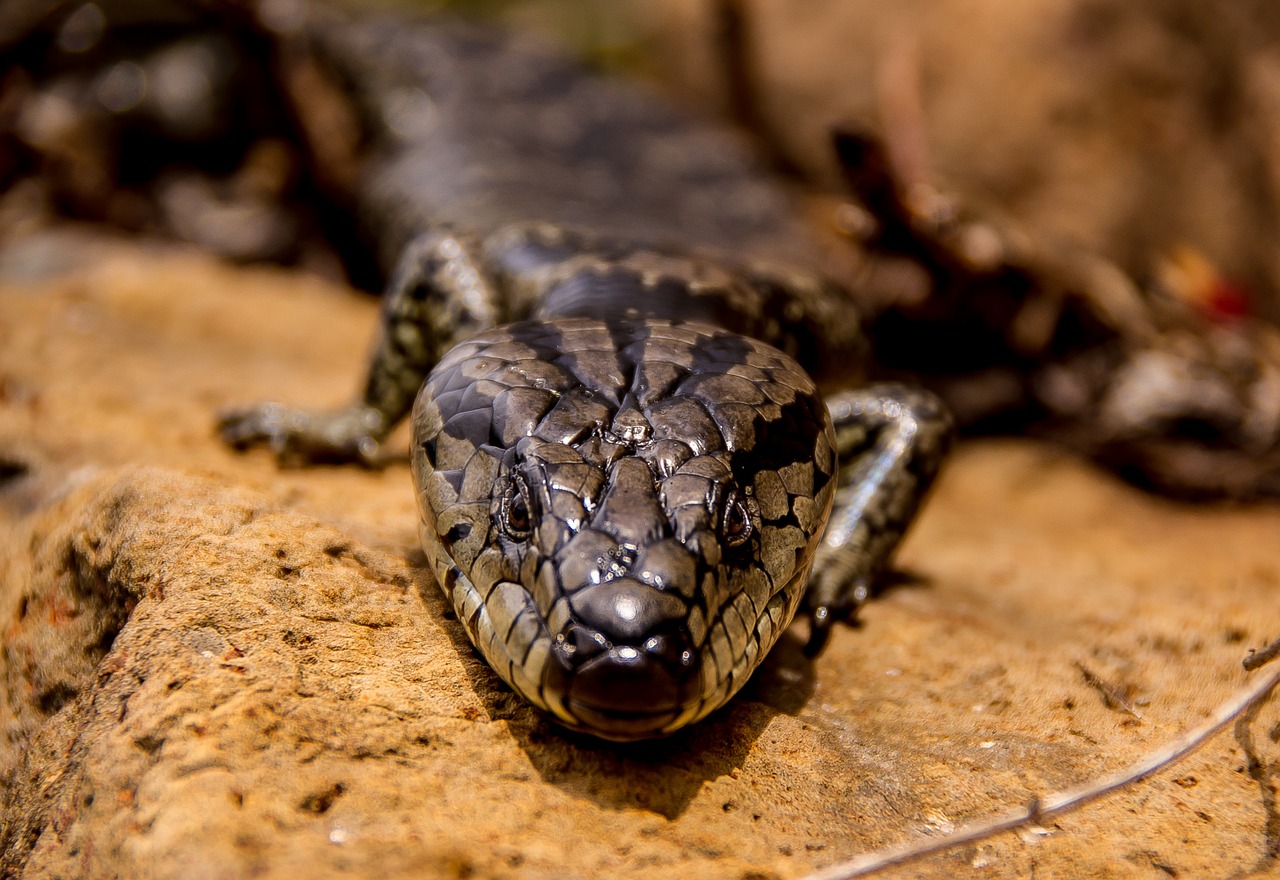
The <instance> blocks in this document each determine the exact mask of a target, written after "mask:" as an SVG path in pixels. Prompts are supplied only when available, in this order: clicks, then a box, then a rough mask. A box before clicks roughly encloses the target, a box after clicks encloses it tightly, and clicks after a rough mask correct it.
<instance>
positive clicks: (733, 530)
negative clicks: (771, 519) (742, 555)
mask: <svg viewBox="0 0 1280 880" xmlns="http://www.w3.org/2000/svg"><path fill="white" fill-rule="evenodd" d="M752 529H753V526H752V525H751V509H750V507H749V506H748V504H747V499H745V498H743V497H742V495H740V494H739V493H738V492H730V493H729V497H728V498H726V499H725V503H724V512H723V513H722V514H720V537H721V538H722V539H723V540H724V542H725V544H727V545H728V546H730V547H740V546H741V545H743V544H745V543H746V541H747V539H748V538H750V537H751V532H752Z"/></svg>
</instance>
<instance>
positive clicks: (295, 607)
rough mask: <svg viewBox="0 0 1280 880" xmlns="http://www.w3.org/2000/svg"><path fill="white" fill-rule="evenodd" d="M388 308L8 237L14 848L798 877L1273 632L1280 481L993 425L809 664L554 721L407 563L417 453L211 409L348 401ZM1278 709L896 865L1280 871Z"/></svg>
mask: <svg viewBox="0 0 1280 880" xmlns="http://www.w3.org/2000/svg"><path fill="white" fill-rule="evenodd" d="M66 265H72V267H73V268H70V269H69V270H67V271H65V272H57V273H55V272H53V271H52V269H51V267H54V266H66ZM375 312H376V306H375V305H374V303H373V302H372V301H370V300H368V299H366V298H361V297H357V296H354V295H350V294H348V293H347V292H345V291H343V290H340V289H335V288H334V287H332V286H329V285H327V284H325V283H322V282H319V281H316V280H313V279H310V278H307V277H303V276H299V275H296V274H290V273H287V272H284V271H280V270H268V269H232V268H228V267H226V266H223V265H219V264H217V263H214V262H212V261H211V260H209V259H207V258H205V257H202V256H200V255H198V254H193V253H184V252H178V251H172V250H159V249H157V248H156V247H155V246H143V245H121V244H107V243H103V242H101V241H95V240H85V239H79V238H70V239H68V238H57V237H52V238H51V237H42V238H39V239H32V240H29V241H27V242H25V243H24V242H19V243H15V244H10V245H9V246H7V248H6V249H4V251H3V252H2V253H0V459H2V460H3V471H4V473H5V474H6V475H7V480H6V481H5V482H4V483H3V484H0V584H2V585H3V586H0V591H2V592H0V626H3V633H4V635H3V644H4V654H3V661H2V662H3V668H2V669H0V680H2V681H3V685H4V686H3V689H2V690H0V727H2V728H3V731H4V736H3V738H0V767H2V768H3V770H4V772H5V774H6V775H5V780H6V782H5V786H6V787H5V789H4V791H3V793H4V796H5V805H6V809H5V813H4V817H3V824H2V825H0V829H2V833H3V839H2V844H3V846H4V847H5V849H4V853H3V862H0V875H2V876H24V877H27V878H44V877H65V878H71V877H104V878H105V877H117V876H120V877H148V878H168V877H172V878H180V877H181V878H189V877H241V876H251V875H252V876H264V877H281V878H286V877H287V878H291V877H296V876H307V877H314V878H326V877H371V876H380V875H385V876H415V877H539V878H541V877H545V878H561V877H583V878H596V877H606V876H607V877H610V878H618V880H624V878H629V877H654V876H659V875H661V876H679V877H695V878H698V877H705V878H735V880H736V878H743V880H745V878H773V877H777V878H796V877H802V876H803V875H805V874H806V873H807V872H808V871H810V870H812V869H814V868H817V867H819V866H823V865H827V864H830V863H832V862H835V861H838V860H840V859H842V858H847V857H849V856H852V855H854V854H856V853H858V852H861V851H864V850H866V849H868V848H871V847H874V846H878V845H883V844H890V843H896V842H900V841H903V840H906V839H910V838H915V837H919V836H922V835H931V834H937V833H939V832H941V831H945V830H946V829H948V828H950V827H952V826H953V825H955V824H959V823H961V822H964V821H966V820H968V819H971V818H974V817H978V816H982V815H985V814H987V813H989V812H991V811H997V810H1002V809H1005V808H1008V807H1012V806H1016V805H1020V804H1025V803H1026V802H1027V801H1028V800H1029V799H1030V798H1031V797H1032V796H1033V795H1034V794H1037V793H1039V794H1044V793H1046V792H1049V791H1051V790H1055V789H1060V788H1064V787H1069V786H1072V785H1074V784H1076V783H1078V782H1080V781H1082V780H1085V779H1087V778H1090V777H1094V776H1097V775H1099V774H1103V773H1106V772H1109V771H1112V770H1115V769H1118V768H1120V767H1122V766H1124V765H1125V764H1127V763H1128V762H1129V761H1131V760H1133V759H1134V758H1135V757H1137V756H1138V755H1140V754H1142V753H1144V752H1146V751H1147V750H1149V749H1151V748H1153V747H1155V746H1157V745H1159V744H1161V743H1163V742H1166V741H1167V740H1169V739H1170V738H1171V737H1173V736H1175V735H1176V734H1178V733H1179V732H1181V731H1182V730H1184V729H1186V728H1187V727H1189V726H1191V725H1194V724H1196V723H1197V722H1198V721H1200V720H1202V719H1203V718H1204V717H1205V715H1206V713H1207V712H1208V711H1209V710H1210V709H1211V708H1212V707H1214V706H1216V705H1217V704H1218V703H1220V702H1221V701H1222V700H1223V699H1225V698H1226V697H1227V696H1228V695H1229V694H1231V693H1232V692H1234V691H1235V690H1236V689H1237V688H1239V687H1241V686H1242V685H1243V684H1245V682H1246V681H1247V676H1246V675H1245V673H1243V672H1242V671H1241V669H1240V659H1241V657H1242V656H1243V655H1244V654H1245V652H1246V649H1247V648H1249V647H1251V646H1260V645H1262V644H1264V643H1265V642H1266V641H1268V640H1269V639H1270V638H1271V637H1272V636H1274V635H1275V634H1276V632H1277V630H1280V611H1278V610H1277V609H1276V606H1275V602H1274V596H1275V595H1276V590H1277V588H1280V556H1278V555H1277V553H1276V550H1275V536H1276V534H1277V531H1278V529H1280V509H1277V508H1274V507H1271V508H1266V507H1263V508H1258V509H1252V510H1241V509H1236V510H1232V509H1213V508H1205V507H1192V506H1182V505H1177V504H1173V503H1170V502H1167V501H1164V500H1161V499H1158V498H1154V497H1150V496H1147V495H1143V494H1141V493H1139V492H1137V491H1134V490H1132V489H1130V488H1128V487H1126V486H1124V485H1122V484H1119V483H1118V482H1116V481H1115V480H1114V479H1112V478H1111V477H1110V476H1108V475H1107V474H1105V473H1101V472H1099V471H1097V470H1095V469H1094V468H1092V467H1091V466H1089V465H1087V464H1084V463H1081V462H1079V461H1076V460H1074V459H1071V458H1068V457H1065V456H1064V455H1062V454H1059V453H1058V452H1056V451H1054V450H1053V449H1051V448H1048V447H1045V446H1039V445H1033V444H1030V443H1026V442H1018V441H1007V442H984V443H970V444H967V445H964V446H962V447H961V448H960V450H959V452H958V454H957V455H956V457H955V459H954V461H953V463H952V465H951V467H950V468H949V469H948V470H947V471H946V472H945V474H944V476H943V478H942V480H941V483H940V485H939V487H938V491H937V495H936V496H935V498H934V499H933V501H932V503H931V504H930V505H929V506H928V508H927V511H926V513H925V515H924V517H923V519H922V520H921V522H920V523H919V526H918V528H916V530H915V531H914V532H913V533H912V535H911V537H910V539H909V541H908V543H907V545H906V547H905V548H904V551H903V553H902V556H901V563H902V567H903V568H904V569H905V570H906V571H908V572H910V573H911V575H913V576H914V577H913V579H912V580H911V581H910V582H909V583H907V584H905V585H903V586H901V587H900V588H897V589H895V590H893V591H892V592H890V593H889V594H888V595H887V596H885V597H884V598H882V599H881V600H879V601H877V602H876V603H874V604H873V605H872V606H871V607H869V608H868V609H867V612H866V615H865V626H863V627H862V628H861V629H858V630H842V631H840V632H838V633H837V634H836V636H835V637H834V639H833V642H832V644H831V647H830V649H829V650H828V651H827V653H826V654H825V655H824V656H823V657H822V658H820V660H818V661H817V662H814V663H809V662H807V661H805V660H804V659H803V657H802V656H801V654H800V653H799V651H798V650H797V644H798V638H799V636H800V633H797V634H796V635H797V638H796V639H793V640H790V641H788V642H786V643H784V644H783V645H781V646H780V648H779V650H777V651H776V652H775V654H774V655H773V656H772V657H771V658H770V660H769V661H768V662H767V664H766V666H765V668H764V669H763V670H762V671H761V673H760V674H759V675H758V676H757V678H756V680H755V681H754V682H753V683H752V684H751V685H749V687H748V689H747V691H746V692H744V693H743V694H742V695H741V696H740V697H739V698H737V699H736V700H735V701H734V702H733V703H732V704H731V706H730V707H729V708H728V709H727V710H725V711H722V712H720V713H718V714H717V715H715V716H714V717H712V718H711V719H710V720H709V721H707V722H705V723H703V724H700V725H698V726H697V728H696V729H694V730H692V731H690V732H689V733H688V734H686V735H682V736H678V737H676V738H675V739H672V740H669V741H666V742H661V743H656V744H653V745H650V746H647V747H643V748H630V749H627V748H619V747H614V746H604V745H599V744H595V743H591V742H587V741H583V740H581V739H577V738H572V737H569V736H566V735H564V734H563V733H562V732H561V731H560V730H558V729H557V728H555V727H554V726H552V725H550V724H548V723H547V722H545V721H544V720H542V719H541V718H540V717H538V716H536V715H535V714H533V713H532V712H531V711H530V710H529V709H528V708H526V707H525V706H524V705H523V704H522V703H520V702H519V701H518V700H516V699H515V698H513V697H512V696H511V695H510V693H509V692H508V691H507V690H506V689H505V688H503V687H502V686H501V685H500V684H499V683H498V681H497V679H496V678H495V677H494V676H493V675H492V674H491V673H490V672H489V671H488V669H487V668H486V667H485V666H483V665H482V664H481V663H480V662H479V661H478V660H477V659H476V657H475V655H474V654H473V653H472V651H471V650H470V648H469V646H468V645H467V644H466V643H465V639H464V637H463V635H462V633H461V629H460V628H459V627H458V625H457V624H456V623H455V622H453V621H452V620H450V619H448V616H447V614H446V613H445V608H444V603H443V602H442V600H441V599H440V597H439V596H438V595H437V591H436V590H435V588H434V586H433V585H432V584H431V582H430V579H429V576H428V575H427V574H426V573H425V571H424V570H422V569H421V568H419V567H417V560H418V556H417V551H416V550H415V547H414V545H415V539H414V531H415V529H414V522H415V513H414V510H413V507H412V496H411V492H410V491H409V477H408V473H407V468H406V467H404V466H401V465H397V466H394V467H391V468H389V469H388V470H386V471H385V472H382V473H370V472H365V471H361V470H357V469H348V468H326V469H316V470H301V471H290V472H283V473H282V472H279V471H277V470H276V469H275V468H274V466H273V465H272V464H271V463H270V461H269V460H268V459H267V457H266V456H265V455H264V454H250V455H245V456H239V455H235V454H232V453H230V452H228V451H227V450H225V449H223V448H222V447H221V446H220V445H219V444H218V442H217V441H216V440H215V439H214V437H213V434H212V421H213V415H212V414H213V413H214V411H215V410H217V409H218V408H219V407H223V406H227V405H231V404H235V403H243V402H247V401H253V400H257V399H260V398H264V397H269V398H276V399H280V400H285V401H291V402H308V403H334V402H337V401H339V400H341V399H342V398H343V397H344V395H345V394H347V393H348V392H350V391H351V390H352V389H353V388H354V386H355V384H356V378H355V377H356V374H357V373H358V370H359V365H360V362H361V359H362V357H363V352H364V350H365V348H366V345H367V343H368V340H369V336H370V332H371V328H372V326H373V322H374V319H375ZM113 637H114V638H113ZM1082 667H1083V668H1085V669H1087V670H1089V671H1090V672H1091V673H1092V674H1094V675H1096V676H1097V677H1098V678H1099V679H1101V680H1103V681H1105V682H1106V683H1108V684H1109V685H1110V686H1111V687H1113V688H1114V689H1115V690H1117V691H1119V692H1121V693H1122V694H1123V695H1124V696H1125V697H1126V698H1127V699H1128V700H1129V701H1130V703H1131V706H1132V708H1133V709H1134V710H1135V711H1136V714H1138V715H1140V716H1141V717H1140V718H1136V717H1134V716H1133V715H1131V714H1128V713H1126V712H1125V711H1123V710H1120V709H1117V708H1113V707H1108V706H1107V705H1106V703H1105V701H1104V699H1103V697H1102V695H1101V693H1100V691H1099V690H1098V689H1097V688H1096V687H1094V686H1092V685H1090V684H1089V683H1087V682H1086V680H1085V675H1084V673H1082V671H1081V668H1082ZM1278 737H1280V714H1278V713H1277V710H1276V709H1275V708H1274V707H1267V708H1265V709H1264V710H1263V711H1262V712H1261V714H1260V715H1259V716H1258V717H1257V718H1256V719H1255V720H1254V721H1253V723H1252V724H1249V725H1244V726H1241V727H1240V728H1239V729H1238V730H1236V731H1235V732H1234V733H1232V732H1227V733H1224V734H1223V735H1220V736H1219V737H1217V738H1216V739H1214V740H1213V741H1212V742H1211V743H1210V744H1209V745H1208V746H1207V747H1206V748H1205V749H1203V750H1202V751H1201V752H1199V753H1197V754H1196V755H1194V756H1192V757H1191V758H1190V759H1188V760H1186V761H1184V762H1183V763H1181V764H1179V765H1178V766H1177V767H1176V768H1174V769H1172V770H1171V771H1169V772H1167V773H1164V774H1163V775H1160V776H1158V777H1156V778H1154V779H1152V780H1150V781H1149V782H1146V783H1144V784H1142V785H1139V786H1135V787H1133V788H1131V789H1129V790H1127V791H1124V792H1122V793H1120V794H1118V795H1116V796H1114V797H1112V798H1110V799H1108V800H1106V801H1104V802H1101V803H1097V804H1095V805H1092V806H1090V807H1088V808H1086V809H1085V810H1083V811H1081V812H1078V813H1075V814H1072V815H1069V816H1066V817H1062V818H1060V819H1058V820H1056V821H1053V822H1051V823H1048V825H1047V827H1046V828H1044V829H1043V831H1037V832H1034V833H1032V832H1028V833H1024V834H1022V835H1018V834H1009V835H1006V836H1003V837H1000V838H997V839H995V840H993V841H991V842H989V843H985V844H982V845H980V846H978V847H976V848H975V847H968V848H965V849H961V850H959V851H957V852H955V853H952V854H950V855H945V856H941V857H936V858H933V859H931V860H929V861H926V862H924V863H921V864H920V865H918V866H915V867H909V868H905V869H899V870H897V871H896V872H890V873H889V874H888V875H887V876H892V877H940V878H941V877H955V876H961V877H970V876H973V877H1015V876H1016V877H1030V876H1034V877H1036V878H1045V877H1060V878H1070V877H1156V878H1160V877H1168V876H1173V877H1242V876H1262V875H1264V874H1269V873H1273V872H1274V871H1275V869H1276V861H1275V854H1276V853H1277V851H1278V850H1280V813H1277V810H1276V806H1275V775H1274V772H1275V770H1276V767H1277V762H1280V746H1277V745H1276V740H1277V738H1278Z"/></svg>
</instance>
